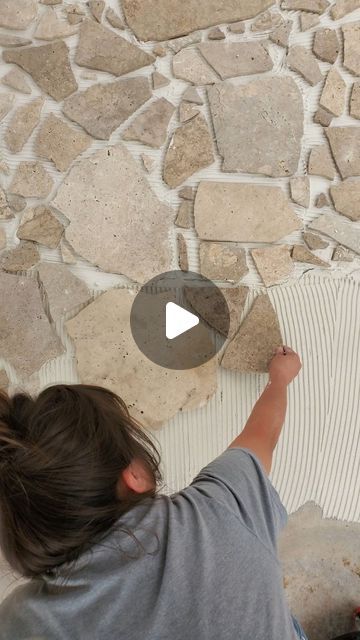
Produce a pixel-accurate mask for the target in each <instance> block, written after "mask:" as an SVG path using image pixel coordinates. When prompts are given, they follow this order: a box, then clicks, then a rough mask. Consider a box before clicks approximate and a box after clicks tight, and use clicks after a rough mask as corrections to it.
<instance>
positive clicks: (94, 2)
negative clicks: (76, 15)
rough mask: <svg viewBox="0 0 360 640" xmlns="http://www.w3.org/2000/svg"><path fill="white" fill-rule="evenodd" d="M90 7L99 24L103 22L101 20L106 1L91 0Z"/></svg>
mask: <svg viewBox="0 0 360 640" xmlns="http://www.w3.org/2000/svg"><path fill="white" fill-rule="evenodd" d="M88 7H89V9H90V13H91V15H92V16H93V18H95V20H96V21H97V22H101V18H102V15H103V13H104V9H105V2H104V0H89V1H88Z"/></svg>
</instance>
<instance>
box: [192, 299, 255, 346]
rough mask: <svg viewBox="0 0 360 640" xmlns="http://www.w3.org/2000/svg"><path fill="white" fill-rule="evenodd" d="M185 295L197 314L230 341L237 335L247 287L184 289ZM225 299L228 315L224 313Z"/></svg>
mask: <svg viewBox="0 0 360 640" xmlns="http://www.w3.org/2000/svg"><path fill="white" fill-rule="evenodd" d="M184 293H185V299H186V301H187V302H188V303H189V305H190V306H191V307H192V309H193V310H194V311H195V313H196V314H197V315H198V316H200V317H201V318H202V319H203V320H205V322H206V323H207V324H208V325H209V326H210V327H212V328H213V329H215V331H217V332H218V333H220V334H221V335H223V336H225V337H226V338H229V339H231V338H232V337H233V336H234V335H235V333H236V332H237V330H238V329H239V326H240V318H241V316H242V313H243V311H244V307H245V302H246V299H247V296H248V293H249V289H248V288H247V287H242V286H240V287H231V288H230V287H226V288H225V287H217V288H216V289H214V287H209V286H204V287H184ZM220 294H221V295H222V296H223V298H222V297H221V295H220ZM224 299H225V302H226V305H227V308H228V315H227V314H225V313H224Z"/></svg>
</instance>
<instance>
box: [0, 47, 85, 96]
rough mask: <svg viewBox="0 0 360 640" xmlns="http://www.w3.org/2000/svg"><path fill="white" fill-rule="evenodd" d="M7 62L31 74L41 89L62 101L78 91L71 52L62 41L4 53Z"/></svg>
mask: <svg viewBox="0 0 360 640" xmlns="http://www.w3.org/2000/svg"><path fill="white" fill-rule="evenodd" d="M3 58H4V60H5V62H13V63H14V64H17V65H18V66H19V67H21V68H22V69H24V71H27V73H29V74H30V75H31V76H32V78H33V80H34V81H35V82H36V83H37V84H38V85H39V87H40V88H41V89H42V90H43V91H45V92H46V93H48V94H49V95H50V96H51V97H52V98H54V100H57V101H60V100H63V99H64V98H66V97H67V96H70V95H71V94H72V93H74V91H76V89H77V82H76V80H75V76H74V74H73V72H72V69H71V65H70V60H69V50H68V48H67V46H66V44H65V42H63V41H62V40H59V41H58V42H52V43H51V44H44V45H41V46H40V47H22V48H21V49H15V50H11V49H10V50H7V51H4V52H3Z"/></svg>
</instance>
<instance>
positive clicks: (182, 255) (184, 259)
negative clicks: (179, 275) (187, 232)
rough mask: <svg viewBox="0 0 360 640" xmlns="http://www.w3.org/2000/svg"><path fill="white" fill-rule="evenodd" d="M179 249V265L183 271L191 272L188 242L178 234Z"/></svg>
mask: <svg viewBox="0 0 360 640" xmlns="http://www.w3.org/2000/svg"><path fill="white" fill-rule="evenodd" d="M176 241H177V248H178V264H179V267H180V269H181V271H189V260H188V252H187V246H186V240H185V238H184V236H183V234H182V233H178V234H177V236H176Z"/></svg>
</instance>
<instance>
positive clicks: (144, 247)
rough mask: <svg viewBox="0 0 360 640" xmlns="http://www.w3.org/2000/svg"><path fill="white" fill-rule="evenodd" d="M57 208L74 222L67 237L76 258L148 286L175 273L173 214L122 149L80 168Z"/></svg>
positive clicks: (69, 180) (63, 190) (57, 200)
mask: <svg viewBox="0 0 360 640" xmlns="http://www.w3.org/2000/svg"><path fill="white" fill-rule="evenodd" d="M52 204H53V205H54V206H55V207H56V208H57V209H59V211H61V213H63V214H64V215H65V216H66V217H67V218H68V219H69V221H70V225H69V226H68V227H67V228H66V231H65V235H66V239H67V240H68V241H69V242H70V244H71V246H72V247H73V248H74V250H75V251H76V253H78V254H80V255H81V256H82V257H83V258H85V259H86V260H88V261H89V262H91V263H92V264H95V265H96V266H98V267H100V268H101V269H103V270H104V271H108V272H111V273H122V274H124V275H126V276H128V277H129V278H131V279H133V280H136V281H138V282H145V281H147V280H150V279H151V278H153V277H154V276H155V275H157V274H159V273H161V272H163V271H168V270H170V267H171V251H170V240H169V234H170V229H171V227H172V224H173V217H174V216H173V214H172V210H171V209H170V208H169V207H168V206H166V205H165V204H163V203H162V202H161V201H159V200H158V198H157V197H156V195H155V194H154V193H153V191H152V190H151V188H150V186H149V184H148V182H147V180H146V178H145V176H144V173H143V171H142V170H141V167H140V166H139V164H138V163H137V162H135V160H134V159H133V157H132V156H131V154H130V153H129V152H128V151H127V149H126V148H125V147H124V146H123V145H118V146H114V147H108V148H105V149H102V150H101V151H97V152H96V153H95V154H93V155H92V156H90V157H89V158H87V159H85V158H84V159H82V160H80V161H79V162H78V163H77V164H75V165H74V166H73V167H72V168H71V169H70V172H69V173H68V175H67V176H66V178H65V180H64V182H63V183H62V185H61V186H60V188H59V190H58V192H57V195H56V197H55V199H54V201H53V203H52ZM104 247H106V250H105V251H104Z"/></svg>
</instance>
